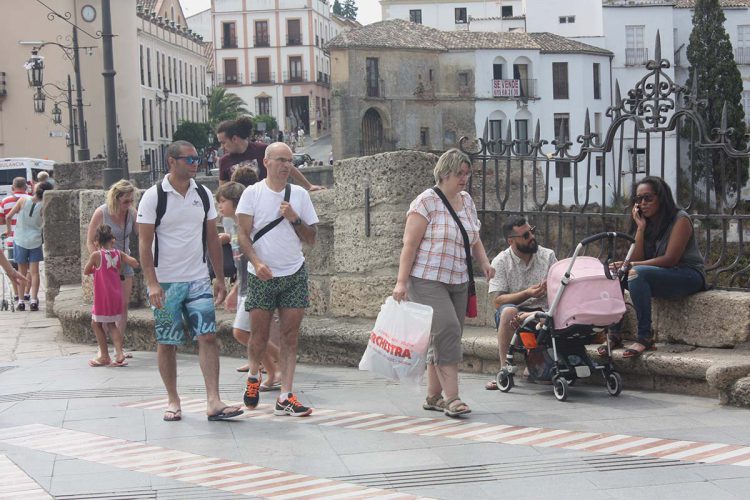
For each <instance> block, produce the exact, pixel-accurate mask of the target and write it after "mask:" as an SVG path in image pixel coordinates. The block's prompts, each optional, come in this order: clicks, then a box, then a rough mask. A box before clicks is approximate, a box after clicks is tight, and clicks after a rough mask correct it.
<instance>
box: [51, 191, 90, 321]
mask: <svg viewBox="0 0 750 500" xmlns="http://www.w3.org/2000/svg"><path fill="white" fill-rule="evenodd" d="M58 182H59V181H58ZM78 207H79V205H78V191H71V190H59V189H54V190H52V191H47V192H46V193H44V225H43V227H42V231H43V234H44V248H43V250H44V273H45V281H46V283H47V288H46V296H45V307H46V313H47V315H48V316H52V315H53V312H52V308H53V305H54V302H55V297H56V296H57V294H58V293H59V291H60V287H61V286H62V285H75V284H80V283H81V274H80V269H81V252H80V230H79V222H78V220H79V215H78Z"/></svg>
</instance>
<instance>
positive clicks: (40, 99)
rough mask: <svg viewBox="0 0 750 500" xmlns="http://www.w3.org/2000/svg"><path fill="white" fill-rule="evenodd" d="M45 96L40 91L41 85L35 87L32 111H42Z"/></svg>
mask: <svg viewBox="0 0 750 500" xmlns="http://www.w3.org/2000/svg"><path fill="white" fill-rule="evenodd" d="M45 99H47V96H45V95H44V92H42V88H41V87H37V89H36V94H34V111H35V112H37V113H44V101H45Z"/></svg>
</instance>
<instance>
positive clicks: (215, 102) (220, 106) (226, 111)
mask: <svg viewBox="0 0 750 500" xmlns="http://www.w3.org/2000/svg"><path fill="white" fill-rule="evenodd" d="M246 106H247V104H246V103H245V101H243V100H242V99H241V98H240V97H239V96H237V95H235V94H232V93H231V92H227V89H226V88H224V87H221V86H217V87H214V88H213V90H211V93H210V94H208V123H209V124H210V125H211V128H212V129H213V130H216V126H217V125H218V124H219V123H221V122H223V121H224V120H236V119H237V118H239V117H240V116H243V115H249V114H251V113H250V111H248V110H247V108H246Z"/></svg>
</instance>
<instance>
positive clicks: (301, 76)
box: [284, 70, 309, 83]
mask: <svg viewBox="0 0 750 500" xmlns="http://www.w3.org/2000/svg"><path fill="white" fill-rule="evenodd" d="M307 81H309V80H308V77H307V70H305V71H284V83H303V82H307Z"/></svg>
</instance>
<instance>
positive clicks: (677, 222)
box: [599, 176, 706, 358]
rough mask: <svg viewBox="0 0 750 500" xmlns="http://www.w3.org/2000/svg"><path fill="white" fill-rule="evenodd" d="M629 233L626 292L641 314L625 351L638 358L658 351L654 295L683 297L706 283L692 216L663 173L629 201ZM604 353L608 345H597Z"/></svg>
mask: <svg viewBox="0 0 750 500" xmlns="http://www.w3.org/2000/svg"><path fill="white" fill-rule="evenodd" d="M630 212H631V216H632V219H633V220H632V224H631V233H632V234H634V236H635V252H634V253H633V257H632V262H631V263H632V268H631V270H630V272H629V275H628V290H629V291H630V297H631V299H632V301H633V306H634V307H635V313H636V316H637V318H638V340H637V341H636V342H634V343H633V344H631V345H630V346H629V347H628V348H627V349H625V352H624V354H623V357H624V358H635V357H638V356H640V355H641V354H643V352H644V351H647V350H653V349H654V339H653V332H652V331H651V298H652V297H660V298H670V299H674V298H679V297H685V296H687V295H691V294H693V293H695V292H699V291H701V290H703V289H704V288H705V285H706V271H705V269H704V267H703V257H702V256H701V253H700V250H699V249H698V245H697V244H696V241H695V234H694V231H693V224H692V222H691V220H690V216H689V215H688V214H687V212H685V211H684V210H682V209H681V208H679V207H678V206H677V204H676V203H675V201H674V197H673V196H672V190H671V189H670V187H669V185H668V184H667V183H666V182H664V180H663V179H661V178H660V177H654V176H649V177H644V178H643V179H641V180H640V181H639V182H638V184H637V185H636V190H635V195H634V196H633V197H632V199H631V203H630ZM609 342H610V343H611V345H612V346H613V347H619V346H620V345H622V341H621V339H620V335H619V328H616V329H613V331H611V332H610V338H609ZM599 354H600V355H606V354H607V349H606V346H600V347H599Z"/></svg>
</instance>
